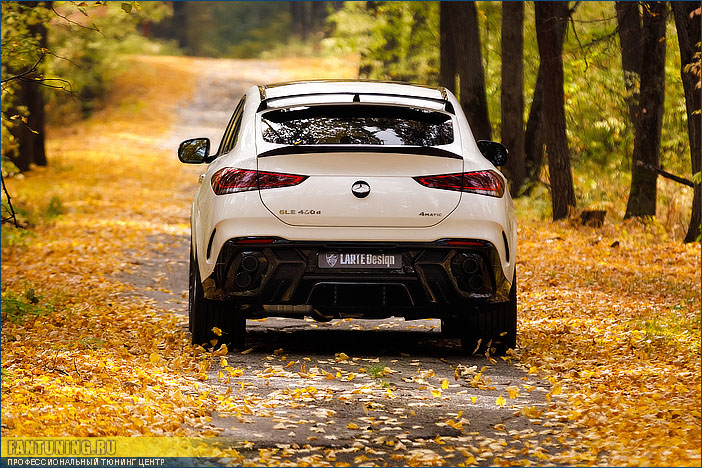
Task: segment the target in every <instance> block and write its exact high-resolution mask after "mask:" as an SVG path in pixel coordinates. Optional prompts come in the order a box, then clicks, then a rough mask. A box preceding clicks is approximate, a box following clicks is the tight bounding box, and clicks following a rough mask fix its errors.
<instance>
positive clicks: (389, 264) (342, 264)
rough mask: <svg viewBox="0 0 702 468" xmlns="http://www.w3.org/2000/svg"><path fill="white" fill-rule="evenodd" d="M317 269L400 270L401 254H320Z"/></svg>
mask: <svg viewBox="0 0 702 468" xmlns="http://www.w3.org/2000/svg"><path fill="white" fill-rule="evenodd" d="M317 266H319V268H331V269H335V270H338V269H342V268H357V269H359V268H360V269H383V270H391V269H394V268H402V254H382V253H368V252H356V253H346V252H343V253H342V252H322V253H320V254H319V255H318V257H317Z"/></svg>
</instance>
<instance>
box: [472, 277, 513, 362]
mask: <svg viewBox="0 0 702 468" xmlns="http://www.w3.org/2000/svg"><path fill="white" fill-rule="evenodd" d="M488 346H489V347H490V354H494V355H504V354H505V353H506V352H507V350H508V349H510V348H515V347H516V346H517V274H516V272H515V274H514V280H513V281H512V288H511V289H510V291H509V300H508V301H507V302H502V303H499V304H490V305H486V306H485V307H481V308H479V309H477V310H475V311H473V313H472V314H470V315H468V317H467V318H466V321H465V322H464V324H463V336H462V337H461V348H463V351H464V352H466V353H469V354H482V353H485V352H486V351H487V350H488Z"/></svg>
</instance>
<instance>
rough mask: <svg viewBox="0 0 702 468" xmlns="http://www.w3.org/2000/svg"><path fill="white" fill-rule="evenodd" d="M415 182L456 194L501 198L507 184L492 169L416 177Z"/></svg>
mask: <svg viewBox="0 0 702 468" xmlns="http://www.w3.org/2000/svg"><path fill="white" fill-rule="evenodd" d="M414 180H416V181H417V182H419V183H420V184H422V185H424V186H425V187H430V188H437V189H443V190H454V191H456V192H468V193H477V194H480V195H488V196H490V197H497V198H500V197H502V195H504V193H505V184H504V182H503V181H502V177H500V176H499V175H498V174H497V172H495V171H493V170H492V169H490V170H487V171H475V172H457V173H455V174H441V175H432V176H419V177H414Z"/></svg>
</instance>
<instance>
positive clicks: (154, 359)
mask: <svg viewBox="0 0 702 468" xmlns="http://www.w3.org/2000/svg"><path fill="white" fill-rule="evenodd" d="M160 360H161V356H159V355H158V354H156V353H151V356H149V361H151V362H152V363H154V364H156V363H157V362H159V361H160Z"/></svg>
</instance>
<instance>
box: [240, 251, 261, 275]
mask: <svg viewBox="0 0 702 468" xmlns="http://www.w3.org/2000/svg"><path fill="white" fill-rule="evenodd" d="M258 265H259V261H258V258H256V257H254V256H253V255H244V258H242V259H241V268H242V269H244V270H245V271H248V272H254V271H256V270H258Z"/></svg>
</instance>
